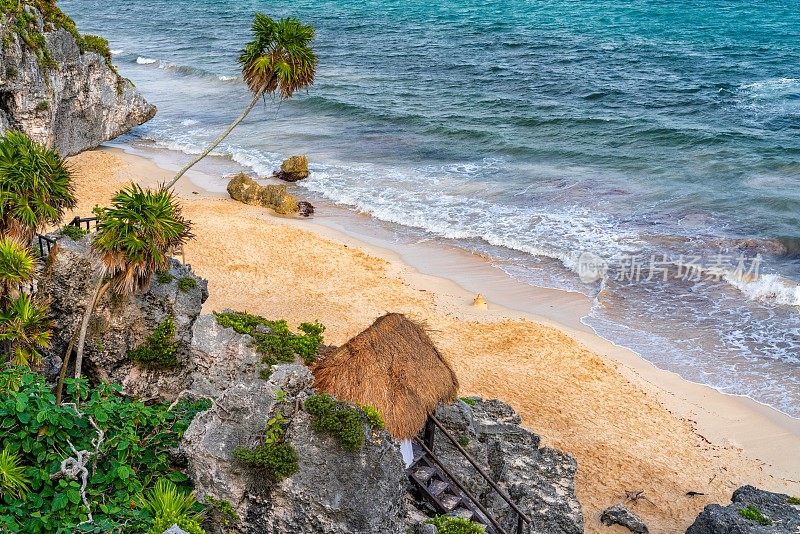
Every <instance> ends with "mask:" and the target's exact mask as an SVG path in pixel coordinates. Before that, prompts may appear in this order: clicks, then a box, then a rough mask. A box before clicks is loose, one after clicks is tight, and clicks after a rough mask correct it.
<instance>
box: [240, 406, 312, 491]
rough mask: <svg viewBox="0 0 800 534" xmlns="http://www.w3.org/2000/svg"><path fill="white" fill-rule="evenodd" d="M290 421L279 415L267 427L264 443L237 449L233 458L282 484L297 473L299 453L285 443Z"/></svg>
mask: <svg viewBox="0 0 800 534" xmlns="http://www.w3.org/2000/svg"><path fill="white" fill-rule="evenodd" d="M288 423H289V421H288V420H287V419H286V418H285V417H284V416H283V414H281V413H278V414H276V415H275V416H274V417H272V418H271V419H270V420H269V421H268V422H267V425H266V428H265V431H264V438H263V440H262V442H261V443H260V444H259V445H257V446H255V447H253V448H246V447H237V448H236V449H234V451H233V457H234V458H235V459H236V460H237V461H238V462H240V463H242V464H243V465H246V466H248V467H250V468H254V469H258V471H259V473H262V474H266V475H267V476H268V477H269V478H270V479H271V480H273V481H275V482H280V481H281V480H283V479H284V478H286V477H290V476H292V475H293V474H295V473H296V472H297V469H298V465H297V452H296V451H295V450H294V447H292V445H291V444H289V443H286V442H285V441H284V436H285V434H286V425H287V424H288Z"/></svg>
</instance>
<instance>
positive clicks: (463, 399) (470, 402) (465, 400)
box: [459, 397, 478, 406]
mask: <svg viewBox="0 0 800 534" xmlns="http://www.w3.org/2000/svg"><path fill="white" fill-rule="evenodd" d="M459 399H460V400H461V402H463V403H465V404H468V405H470V406H475V405H476V404H478V400H477V399H475V398H473V397H459Z"/></svg>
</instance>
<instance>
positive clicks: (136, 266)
mask: <svg viewBox="0 0 800 534" xmlns="http://www.w3.org/2000/svg"><path fill="white" fill-rule="evenodd" d="M191 237H192V233H191V223H190V222H189V221H188V220H186V219H185V218H184V217H183V215H182V213H181V208H180V204H178V202H177V200H176V199H175V197H174V196H173V194H172V193H171V192H170V191H169V190H167V189H166V188H164V187H161V188H159V189H157V190H150V189H147V190H143V189H142V188H141V187H139V186H138V185H136V184H132V185H130V186H128V187H126V188H124V189H123V190H121V191H119V192H118V193H117V194H116V195H114V197H113V198H112V199H111V207H109V208H103V210H102V213H101V216H100V217H99V222H98V224H97V233H96V234H95V236H94V238H93V239H92V249H93V251H94V252H95V253H96V254H98V255H99V256H100V264H101V272H100V273H98V276H97V280H96V286H95V290H94V293H93V295H92V298H91V299H90V301H89V303H88V305H87V307H86V310H85V312H84V315H83V320H82V322H81V329H80V331H79V335H78V345H77V348H76V356H75V377H76V378H78V377H80V376H81V366H82V362H83V349H84V344H85V341H86V332H87V330H88V328H89V319H90V318H91V315H92V313H93V312H94V308H95V306H96V305H97V302H98V301H99V300H100V297H102V296H103V294H104V292H105V291H106V290H107V289H109V288H110V289H111V290H112V291H114V292H115V293H116V294H118V295H128V294H131V293H134V292H136V291H138V290H140V289H142V288H144V287H146V286H147V285H148V284H149V283H150V278H151V277H152V276H153V274H154V273H155V272H156V271H162V270H166V269H168V268H169V255H170V254H171V253H173V252H174V251H175V250H176V249H178V248H179V247H181V246H182V245H183V244H184V243H185V242H186V241H188V240H189V239H190V238H191ZM104 281H105V283H104Z"/></svg>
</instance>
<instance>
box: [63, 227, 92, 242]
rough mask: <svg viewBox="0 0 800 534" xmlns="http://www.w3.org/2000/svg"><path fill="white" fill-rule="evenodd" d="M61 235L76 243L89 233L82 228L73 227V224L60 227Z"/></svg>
mask: <svg viewBox="0 0 800 534" xmlns="http://www.w3.org/2000/svg"><path fill="white" fill-rule="evenodd" d="M61 233H62V234H64V235H65V236H67V237H68V238H70V239H72V240H73V241H78V240H79V239H81V238H82V237H83V236H85V235H86V234H88V233H89V231H88V230H86V229H85V228H83V227H82V226H75V225H74V224H67V225H65V226H62V227H61Z"/></svg>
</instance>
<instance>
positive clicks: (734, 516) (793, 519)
mask: <svg viewBox="0 0 800 534" xmlns="http://www.w3.org/2000/svg"><path fill="white" fill-rule="evenodd" d="M792 502H797V501H795V500H794V499H791V498H790V497H789V496H788V495H783V494H781V493H772V492H769V491H764V490H760V489H757V488H754V487H753V486H742V487H741V488H739V489H737V490H736V491H734V492H733V497H731V504H729V505H728V506H721V505H719V504H709V505H708V506H706V507H705V508H704V509H703V511H702V512H700V515H698V516H697V519H696V520H695V522H694V523H692V526H690V527H689V528H688V530H686V534H761V533H764V534H766V533H785V534H790V533H792V534H796V533H797V532H800V505H798V504H791V503H792Z"/></svg>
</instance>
